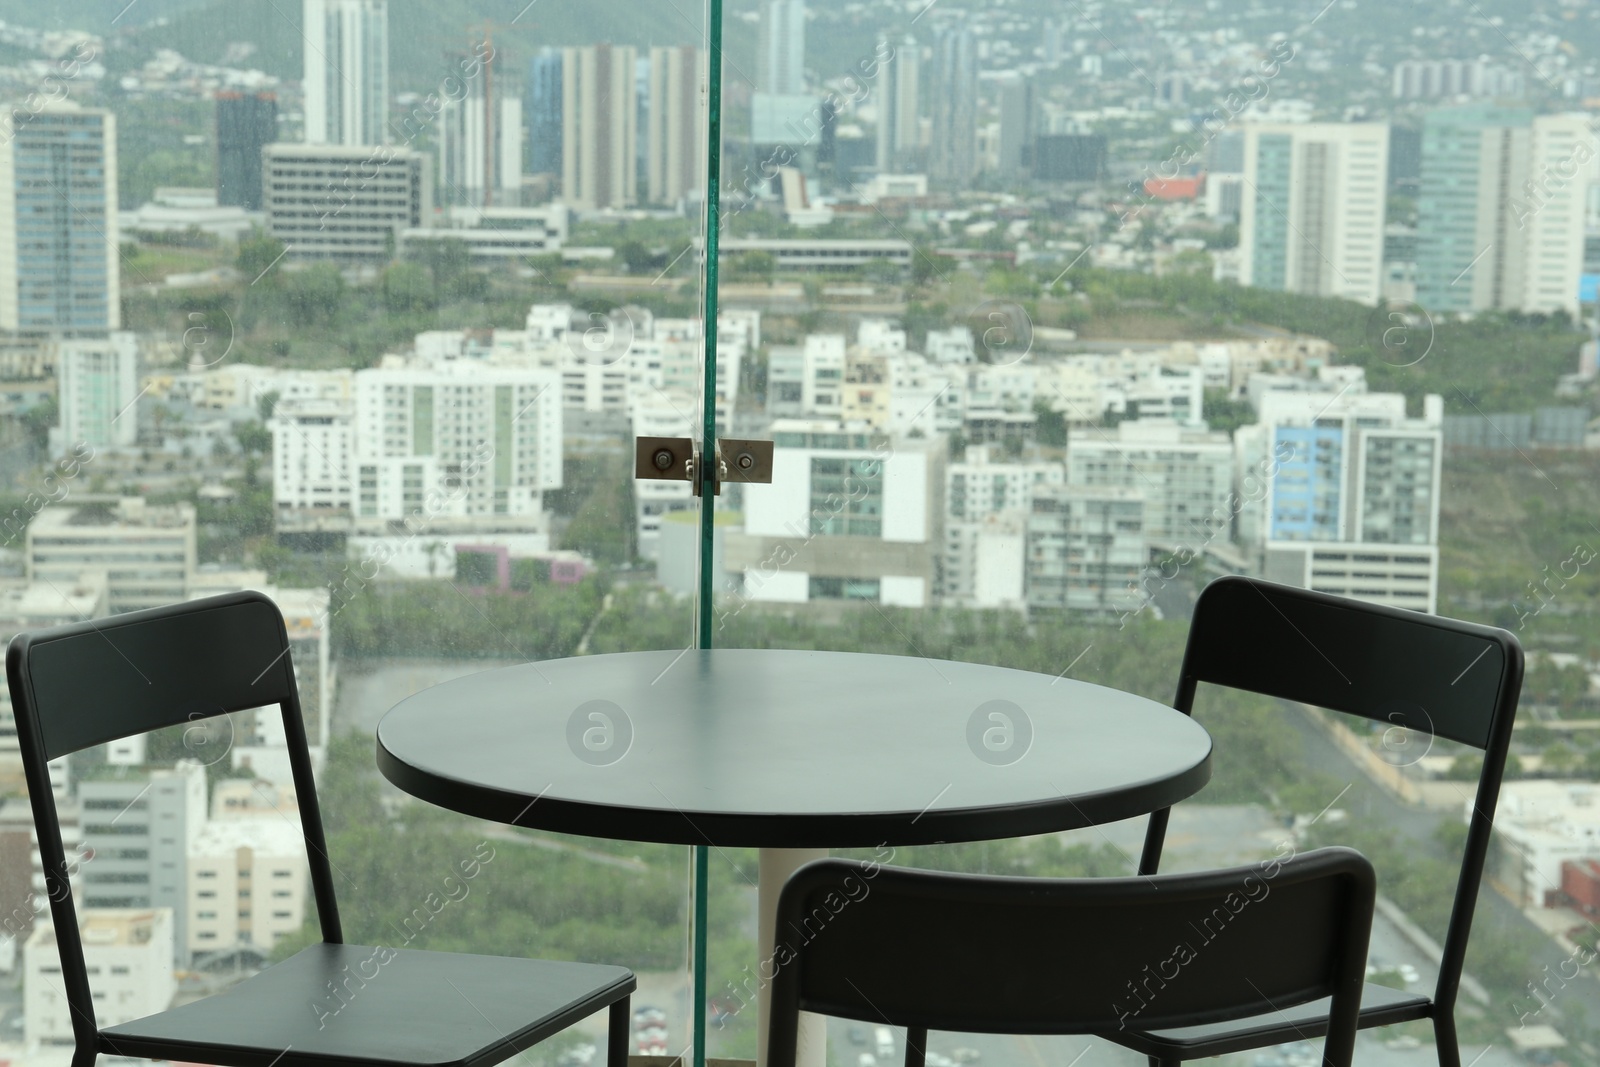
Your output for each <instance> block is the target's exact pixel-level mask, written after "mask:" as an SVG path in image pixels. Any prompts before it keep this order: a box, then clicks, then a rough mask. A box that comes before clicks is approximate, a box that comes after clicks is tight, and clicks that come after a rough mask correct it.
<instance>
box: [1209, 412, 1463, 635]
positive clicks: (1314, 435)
mask: <svg viewBox="0 0 1600 1067" xmlns="http://www.w3.org/2000/svg"><path fill="white" fill-rule="evenodd" d="M1327 384H1328V385H1330V386H1331V385H1332V384H1333V383H1332V381H1329V382H1328V383H1327ZM1258 409H1259V414H1260V422H1258V423H1257V424H1255V425H1253V426H1246V427H1241V428H1240V429H1239V430H1238V431H1236V432H1235V446H1236V450H1237V458H1238V461H1239V462H1240V464H1241V468H1240V470H1239V472H1238V473H1239V487H1238V491H1239V494H1240V497H1241V499H1242V500H1244V501H1246V502H1247V503H1246V506H1245V507H1243V508H1241V510H1240V513H1239V539H1240V541H1241V542H1242V543H1244V544H1245V545H1247V546H1248V547H1250V548H1252V549H1254V550H1256V551H1259V552H1260V553H1261V558H1262V559H1263V561H1264V564H1263V565H1264V573H1265V575H1266V577H1268V578H1271V579H1273V580H1275V581H1283V582H1287V583H1290V584H1293V585H1300V586H1303V587H1305V588H1308V589H1316V590H1320V591H1322V592H1328V593H1336V594H1339V595H1342V596H1353V597H1357V598H1359V599H1364V600H1370V601H1373V602H1376V603H1383V604H1391V605H1393V606H1396V607H1405V608H1413V609H1415V610H1418V611H1430V612H1431V611H1433V610H1434V608H1435V605H1436V602H1437V597H1438V580H1439V550H1438V541H1439V500H1440V492H1441V486H1442V477H1441V464H1442V461H1443V455H1444V449H1443V441H1442V434H1441V429H1440V427H1441V424H1442V421H1443V411H1444V403H1443V400H1442V399H1441V398H1440V397H1438V396H1437V395H1429V396H1427V397H1425V398H1424V403H1423V414H1422V417H1421V418H1420V419H1413V418H1408V417H1407V415H1406V402H1405V397H1404V396H1403V395H1401V394H1399V393H1367V392H1364V391H1358V390H1356V389H1353V388H1351V383H1347V384H1346V387H1345V388H1344V389H1341V390H1340V391H1339V392H1332V391H1279V390H1269V391H1267V392H1265V393H1262V394H1261V399H1260V403H1259V405H1258Z"/></svg>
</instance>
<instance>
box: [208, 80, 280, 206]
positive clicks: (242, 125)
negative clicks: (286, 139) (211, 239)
mask: <svg viewBox="0 0 1600 1067" xmlns="http://www.w3.org/2000/svg"><path fill="white" fill-rule="evenodd" d="M277 139H278V98H277V97H276V96H275V95H273V94H272V93H238V92H231V91H224V92H220V93H218V94H217V203H219V204H225V205H228V206H231V207H242V208H244V209H245V210H246V211H260V210H261V148H262V146H263V145H269V144H272V143H273V142H274V141H276V140H277Z"/></svg>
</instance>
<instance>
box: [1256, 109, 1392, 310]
mask: <svg viewBox="0 0 1600 1067" xmlns="http://www.w3.org/2000/svg"><path fill="white" fill-rule="evenodd" d="M1388 173H1389V124H1388V123H1384V122H1368V123H1333V122H1308V123H1290V124H1281V125H1280V124H1267V123H1262V124H1257V125H1250V126H1247V127H1245V130H1244V179H1243V190H1242V193H1241V196H1240V205H1239V250H1240V268H1239V280H1240V281H1241V282H1242V283H1243V284H1245V285H1253V286H1256V287H1257V288H1261V289H1275V290H1279V291H1281V292H1290V293H1306V294H1309V295H1314V296H1339V297H1344V298H1345V299H1347V300H1359V301H1361V302H1362V303H1366V304H1376V303H1377V302H1378V294H1379V289H1380V286H1381V284H1382V281H1383V269H1382V268H1383V219H1384V210H1385V207H1386V201H1387V195H1388Z"/></svg>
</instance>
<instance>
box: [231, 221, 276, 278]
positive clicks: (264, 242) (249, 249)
mask: <svg viewBox="0 0 1600 1067" xmlns="http://www.w3.org/2000/svg"><path fill="white" fill-rule="evenodd" d="M283 247H284V246H283V242H282V241H280V240H278V239H277V238H275V237H269V236H267V234H266V232H265V231H263V230H262V229H261V228H260V227H255V228H253V229H251V231H250V233H249V234H248V235H247V236H245V237H241V238H240V239H239V254H238V255H237V256H236V257H235V258H234V266H236V267H238V268H239V273H241V274H243V275H245V276H246V277H247V278H250V279H251V280H252V281H254V280H255V279H256V278H258V277H260V276H261V274H262V272H263V271H265V270H266V269H267V268H268V267H270V266H272V265H273V264H274V263H277V262H278V261H279V260H281V259H282V258H283ZM262 280H263V281H269V282H270V281H271V280H272V279H265V278H264V279H262Z"/></svg>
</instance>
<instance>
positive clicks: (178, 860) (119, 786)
mask: <svg viewBox="0 0 1600 1067" xmlns="http://www.w3.org/2000/svg"><path fill="white" fill-rule="evenodd" d="M78 802H79V804H80V806H81V808H82V811H83V822H82V826H83V844H84V847H85V848H87V849H89V850H91V851H92V852H93V853H94V862H93V863H88V864H84V866H83V870H82V872H81V873H80V874H79V875H78V878H77V881H78V882H80V883H81V889H82V891H83V901H84V904H85V905H87V906H88V907H91V908H163V909H171V911H172V922H173V931H174V939H173V941H172V942H171V947H173V948H174V949H176V950H177V951H179V952H187V950H188V934H187V926H188V917H189V911H188V908H187V899H188V889H187V876H186V874H185V872H186V870H187V868H188V857H189V854H190V852H191V851H192V848H193V844H194V841H195V839H196V837H197V836H198V835H199V833H200V831H201V829H202V828H203V827H204V826H205V823H206V770H205V767H204V766H203V765H202V764H201V763H199V762H198V761H197V760H194V759H186V760H180V761H179V762H178V764H177V766H175V767H173V768H171V769H166V768H157V769H153V770H149V771H145V770H141V769H138V768H131V767H130V768H126V769H121V770H119V771H118V772H117V773H115V774H113V775H108V776H105V777H97V778H89V779H85V780H84V781H81V782H79V783H78ZM185 958H186V957H185Z"/></svg>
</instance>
